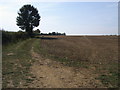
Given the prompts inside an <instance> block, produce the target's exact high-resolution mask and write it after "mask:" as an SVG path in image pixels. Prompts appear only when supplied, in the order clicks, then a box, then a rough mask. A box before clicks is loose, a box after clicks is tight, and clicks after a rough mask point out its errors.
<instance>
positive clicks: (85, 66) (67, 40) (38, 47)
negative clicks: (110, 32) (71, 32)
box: [2, 36, 118, 88]
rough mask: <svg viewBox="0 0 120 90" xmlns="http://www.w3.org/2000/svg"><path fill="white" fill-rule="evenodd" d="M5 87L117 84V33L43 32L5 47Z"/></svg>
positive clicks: (71, 86) (114, 85)
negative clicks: (108, 34) (96, 34)
mask: <svg viewBox="0 0 120 90" xmlns="http://www.w3.org/2000/svg"><path fill="white" fill-rule="evenodd" d="M2 62H3V66H2V68H3V87H31V88H60V87H62V88H81V87H84V88H85V87H91V88H95V87H117V86H118V37H117V36H42V37H36V38H32V39H27V40H23V41H20V42H18V43H15V44H13V45H8V46H5V47H3V61H2Z"/></svg>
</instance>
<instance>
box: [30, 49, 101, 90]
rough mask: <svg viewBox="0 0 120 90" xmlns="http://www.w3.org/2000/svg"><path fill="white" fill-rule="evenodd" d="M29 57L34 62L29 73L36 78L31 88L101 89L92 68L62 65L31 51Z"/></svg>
mask: <svg viewBox="0 0 120 90" xmlns="http://www.w3.org/2000/svg"><path fill="white" fill-rule="evenodd" d="M31 55H32V57H33V59H35V60H36V62H35V63H34V64H33V65H32V67H31V73H32V74H33V75H34V77H35V78H36V79H35V80H34V81H33V82H32V83H31V84H30V85H29V87H31V88H79V87H84V88H85V87H92V88H94V87H103V85H102V83H101V82H100V81H99V80H96V79H95V78H96V77H97V74H95V73H94V68H91V69H88V68H73V67H68V66H64V65H63V64H62V63H60V62H57V61H54V60H50V59H46V58H43V57H41V56H40V55H39V54H37V53H36V52H35V51H34V47H32V49H31Z"/></svg>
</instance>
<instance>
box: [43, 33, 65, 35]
mask: <svg viewBox="0 0 120 90" xmlns="http://www.w3.org/2000/svg"><path fill="white" fill-rule="evenodd" d="M41 35H66V34H65V33H58V32H52V33H41Z"/></svg>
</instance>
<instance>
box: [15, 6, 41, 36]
mask: <svg viewBox="0 0 120 90" xmlns="http://www.w3.org/2000/svg"><path fill="white" fill-rule="evenodd" d="M40 18H41V17H40V16H39V13H38V10H37V8H35V7H33V6H32V5H29V4H28V5H24V6H23V7H22V8H20V10H19V12H18V16H17V18H16V22H17V25H18V26H19V28H21V29H22V30H25V31H26V32H27V33H28V34H29V35H30V36H32V34H33V28H34V27H37V26H39V21H40Z"/></svg>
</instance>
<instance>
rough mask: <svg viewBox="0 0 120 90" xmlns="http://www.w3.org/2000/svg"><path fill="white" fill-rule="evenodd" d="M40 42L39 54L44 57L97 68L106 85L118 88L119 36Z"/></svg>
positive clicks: (69, 37) (68, 37)
mask: <svg viewBox="0 0 120 90" xmlns="http://www.w3.org/2000/svg"><path fill="white" fill-rule="evenodd" d="M54 37H57V36H54ZM40 42H41V44H40V51H41V52H39V53H42V54H43V55H44V56H46V57H50V58H54V59H55V60H59V61H62V62H65V64H66V65H69V66H77V67H78V66H79V67H82V66H84V67H87V68H91V67H92V68H95V73H99V75H100V77H99V79H101V81H102V82H103V83H104V84H105V85H112V86H114V87H117V80H118V77H117V74H118V66H117V65H118V37H117V36H61V37H60V36H59V37H58V39H51V40H49V39H41V41H40Z"/></svg>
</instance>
